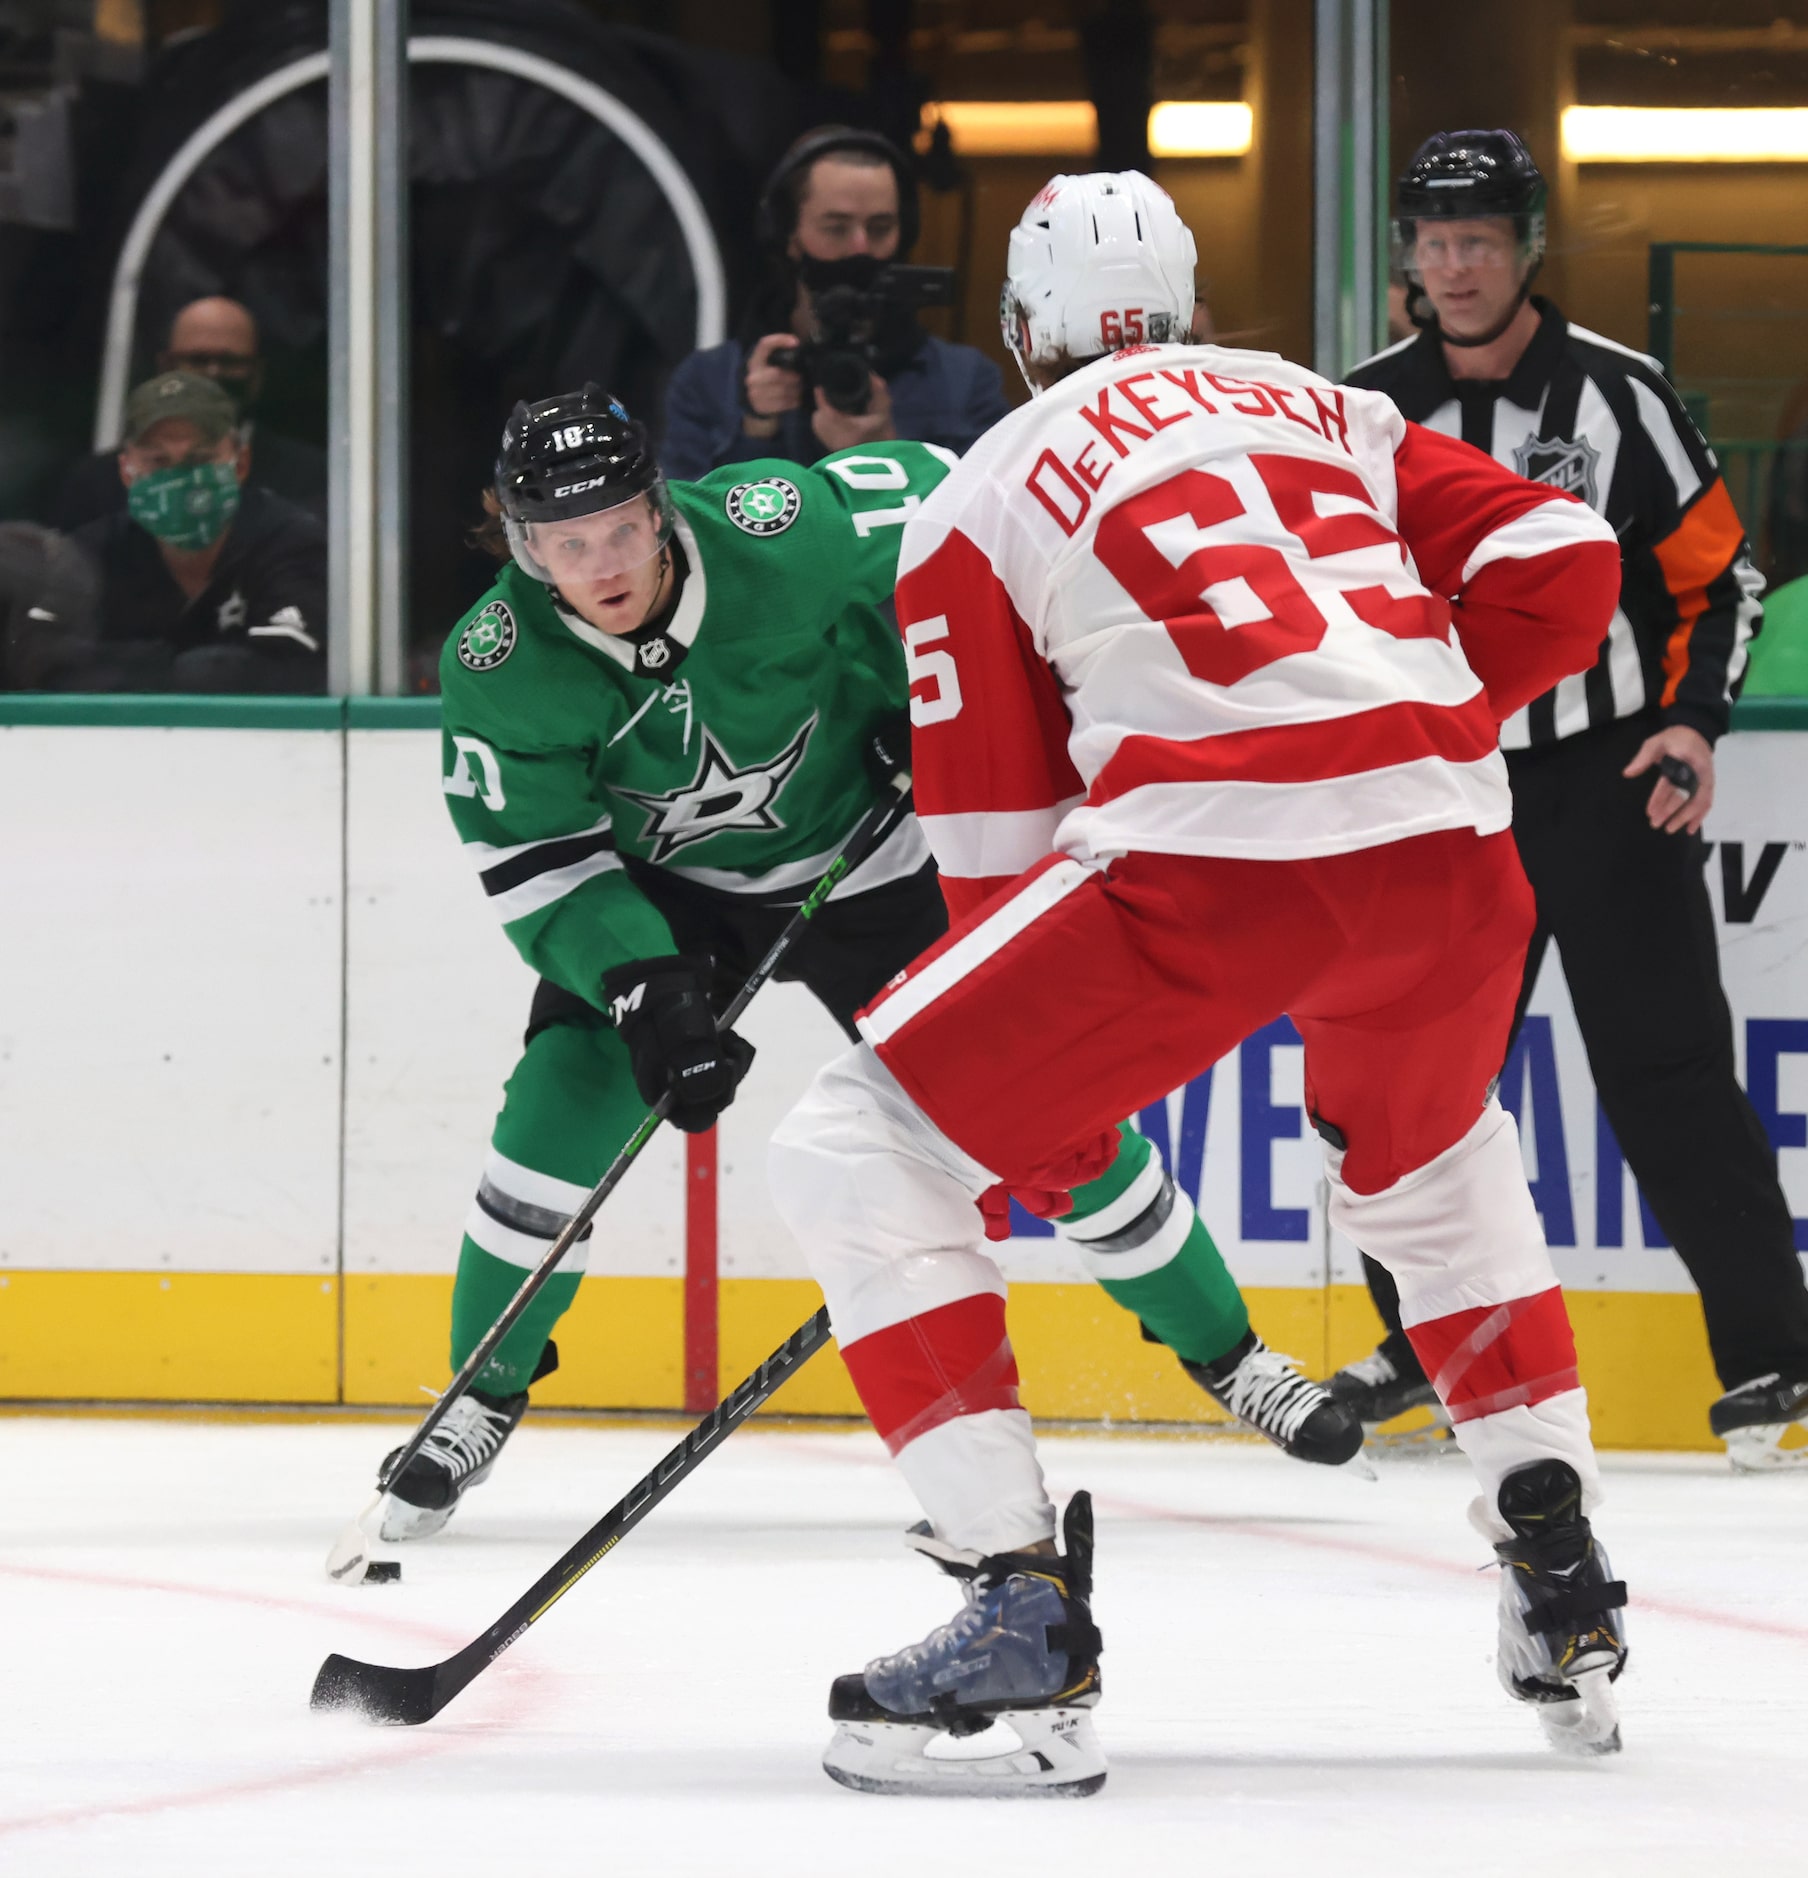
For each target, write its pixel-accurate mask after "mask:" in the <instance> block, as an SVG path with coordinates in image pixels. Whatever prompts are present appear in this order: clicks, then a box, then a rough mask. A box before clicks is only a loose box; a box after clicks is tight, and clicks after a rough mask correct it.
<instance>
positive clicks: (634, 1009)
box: [603, 955, 753, 1135]
mask: <svg viewBox="0 0 1808 1878" xmlns="http://www.w3.org/2000/svg"><path fill="white" fill-rule="evenodd" d="M710 977H711V967H710V963H709V961H708V960H707V959H699V958H685V957H679V956H676V955H672V956H668V957H666V958H660V959H635V960H634V961H633V962H632V963H631V964H628V965H617V966H616V967H615V968H614V969H613V970H612V971H608V972H605V973H604V974H603V1001H604V1003H605V1004H606V1005H607V1006H608V1010H609V1015H610V1016H611V1017H613V1018H614V1019H615V1028H616V1029H617V1030H619V1031H620V1032H621V1039H622V1042H623V1043H625V1044H626V1045H627V1046H628V1061H629V1063H630V1064H631V1065H632V1066H633V1070H634V1086H635V1088H636V1089H638V1090H639V1091H640V1097H641V1100H642V1101H643V1102H645V1103H647V1104H648V1105H649V1106H651V1104H653V1103H655V1102H657V1101H658V1100H659V1098H660V1097H661V1096H663V1095H665V1094H667V1093H668V1092H669V1093H670V1095H671V1097H672V1106H671V1108H670V1110H669V1111H668V1112H667V1114H668V1119H669V1120H670V1121H671V1123H672V1125H673V1126H674V1127H675V1128H682V1129H683V1130H684V1132H685V1133H686V1134H687V1135H700V1134H702V1133H703V1131H704V1130H705V1129H706V1128H709V1127H712V1126H713V1125H714V1123H715V1120H716V1117H717V1116H718V1115H720V1114H721V1113H722V1111H723V1110H724V1109H725V1108H727V1107H728V1105H729V1103H731V1102H732V1101H733V1100H734V1097H735V1090H736V1088H737V1087H738V1086H739V1085H740V1081H741V1078H742V1077H743V1076H745V1075H746V1074H747V1069H748V1065H749V1064H751V1063H752V1061H753V1046H752V1045H751V1044H750V1043H747V1042H745V1041H744V1040H743V1039H742V1038H740V1037H737V1036H736V1035H735V1033H734V1032H733V1031H732V1030H722V1031H718V1030H717V1029H716V1020H715V1015H714V1013H713V1012H712V1011H711V1010H710V1008H709V981H710Z"/></svg>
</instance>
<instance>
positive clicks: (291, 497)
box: [50, 296, 326, 531]
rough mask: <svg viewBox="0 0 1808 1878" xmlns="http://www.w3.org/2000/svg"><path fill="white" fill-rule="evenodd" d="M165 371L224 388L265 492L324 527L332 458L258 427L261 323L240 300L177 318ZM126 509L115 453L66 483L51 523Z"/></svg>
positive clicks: (205, 303) (198, 306) (201, 303)
mask: <svg viewBox="0 0 1808 1878" xmlns="http://www.w3.org/2000/svg"><path fill="white" fill-rule="evenodd" d="M157 369H158V371H160V372H195V373H198V374H199V375H200V376H201V377H203V378H211V379H212V380H213V381H214V382H215V383H216V384H219V385H223V386H224V387H225V388H226V390H227V391H228V393H230V394H231V397H232V401H233V403H234V404H235V405H236V406H237V408H238V416H239V435H240V439H241V442H242V443H243V444H244V445H245V446H246V447H247V448H248V449H249V450H250V452H251V468H252V475H253V476H254V477H255V479H256V480H257V481H258V482H260V483H262V484H263V486H264V487H265V488H266V489H270V490H274V491H275V493H276V494H277V495H279V496H282V497H283V498H285V500H287V501H290V502H293V503H295V504H296V505H297V506H298V507H300V508H304V509H306V510H307V511H308V513H309V514H310V515H312V516H313V517H314V518H315V519H316V520H317V521H319V522H320V523H321V524H322V525H323V526H324V524H325V522H326V452H325V451H324V450H322V449H320V448H319V447H318V446H317V445H314V444H311V443H302V442H300V441H299V440H298V439H296V438H294V437H285V436H283V435H282V434H281V432H279V431H274V430H270V429H269V428H267V427H266V426H265V425H262V424H256V423H255V421H254V420H255V413H256V410H257V402H258V399H259V397H260V396H261V395H262V393H263V389H264V361H263V359H262V358H261V357H260V356H259V353H258V343H257V321H256V320H255V319H253V318H252V316H251V309H250V308H249V307H246V306H241V305H240V304H239V302H238V301H236V300H227V299H223V298H221V297H219V296H213V297H211V298H209V299H206V300H191V301H190V302H189V303H188V305H187V306H185V307H184V308H183V309H182V311H181V312H180V313H178V314H177V315H176V318H175V322H174V324H173V325H172V326H171V327H170V333H169V343H168V344H167V345H166V346H165V347H164V348H163V350H162V351H161V352H159V353H158V354H157ZM124 506H125V491H124V490H123V489H122V488H121V486H120V481H119V464H118V459H117V457H116V455H115V453H114V452H113V451H111V450H102V451H101V452H99V454H97V455H95V456H91V457H85V458H84V459H83V460H82V461H81V462H80V463H78V464H77V465H76V466H75V468H74V469H73V470H71V471H70V472H69V475H68V476H67V477H66V478H65V480H64V483H63V487H62V489H61V491H60V492H59V493H58V496H57V500H56V506H55V508H54V510H53V511H52V514H51V517H50V520H51V523H52V525H53V526H55V527H57V528H60V529H63V530H65V531H68V530H71V529H76V528H80V527H81V526H82V525H83V524H84V523H85V522H92V521H96V520H98V519H99V518H100V517H101V516H103V515H115V514H117V513H118V512H119V511H120V509H122V508H123V507H124Z"/></svg>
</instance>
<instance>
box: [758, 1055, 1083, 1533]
mask: <svg viewBox="0 0 1808 1878" xmlns="http://www.w3.org/2000/svg"><path fill="white" fill-rule="evenodd" d="M770 1170H771V1184H772V1195H773V1199H774V1200H775V1201H776V1202H777V1204H778V1208H779V1211H780V1212H781V1213H782V1214H783V1215H784V1217H785V1220H786V1222H787V1224H788V1225H789V1226H790V1227H791V1230H792V1231H793V1232H794V1233H795V1234H796V1235H797V1238H798V1240H799V1242H800V1243H801V1244H802V1246H803V1248H804V1250H805V1252H806V1254H807V1255H808V1257H809V1260H810V1268H811V1270H812V1271H813V1272H814V1273H815V1275H816V1280H817V1282H818V1283H819V1284H820V1285H821V1286H822V1289H823V1294H824V1296H825V1297H826V1298H827V1299H828V1304H829V1314H830V1317H831V1319H832V1320H833V1322H834V1326H835V1335H836V1338H837V1339H838V1341H839V1343H840V1346H841V1355H842V1360H843V1361H844V1362H845V1363H846V1364H847V1367H848V1374H849V1375H850V1376H852V1378H853V1380H854V1387H855V1388H856V1389H857V1390H858V1391H859V1393H860V1400H861V1402H862V1403H863V1404H864V1406H865V1408H866V1411H867V1413H868V1415H870V1416H871V1417H872V1421H873V1426H874V1427H875V1428H876V1429H877V1430H878V1431H879V1433H880V1434H881V1435H882V1436H883V1437H884V1439H885V1443H886V1445H887V1447H889V1448H890V1449H891V1452H892V1456H893V1458H894V1459H895V1460H896V1461H897V1463H898V1466H899V1468H900V1469H901V1471H902V1472H903V1474H904V1477H905V1478H906V1479H907V1480H908V1481H909V1482H910V1485H911V1488H912V1490H913V1491H914V1492H915V1494H916V1496H917V1499H918V1500H919V1501H920V1502H921V1503H922V1507H923V1510H924V1512H926V1513H927V1514H928V1515H929V1519H930V1522H931V1524H932V1525H933V1526H934V1528H935V1531H936V1535H937V1537H938V1538H941V1539H944V1540H946V1541H947V1542H948V1543H950V1544H951V1545H956V1546H960V1547H962V1548H964V1549H970V1550H972V1551H976V1552H981V1553H987V1554H990V1553H995V1552H1012V1551H1021V1550H1022V1549H1023V1548H1024V1547H1025V1546H1028V1545H1031V1544H1034V1543H1035V1542H1036V1541H1037V1540H1041V1539H1049V1538H1052V1537H1053V1536H1054V1530H1055V1513H1054V1507H1053V1505H1052V1504H1051V1503H1050V1501H1049V1498H1048V1493H1047V1490H1046V1488H1045V1487H1044V1485H1043V1481H1042V1469H1041V1466H1040V1465H1039V1463H1038V1462H1037V1459H1036V1448H1035V1437H1034V1435H1033V1434H1032V1433H1031V1430H1030V1418H1029V1416H1028V1415H1027V1414H1026V1413H1025V1412H1024V1411H1023V1409H1022V1408H1021V1407H1019V1406H1018V1401H1017V1364H1016V1359H1015V1358H1014V1357H1013V1356H1012V1354H1011V1346H1010V1340H1009V1338H1008V1337H1007V1336H1006V1334H1005V1322H1004V1292H1005V1284H1004V1277H1003V1275H1002V1274H1001V1273H1000V1271H999V1269H998V1267H997V1266H996V1265H995V1264H994V1263H993V1262H992V1261H991V1259H989V1258H987V1257H986V1256H985V1255H984V1254H983V1253H982V1252H980V1251H979V1250H978V1243H979V1240H980V1235H981V1225H980V1216H979V1212H978V1210H977V1208H976V1207H975V1205H974V1201H975V1199H976V1198H977V1197H978V1195H979V1194H980V1193H982V1192H983V1191H984V1190H985V1189H986V1188H987V1187H989V1186H991V1185H992V1184H993V1176H992V1175H991V1173H990V1172H988V1171H987V1170H986V1169H985V1168H983V1167H981V1166H980V1165H979V1163H978V1162H976V1161H973V1160H971V1159H970V1158H969V1157H968V1156H967V1155H965V1154H963V1153H962V1152H961V1150H960V1149H959V1148H957V1147H956V1146H955V1145H954V1144H953V1143H952V1142H951V1141H949V1140H948V1139H947V1137H946V1136H945V1135H943V1134H942V1133H941V1131H940V1130H939V1129H938V1128H936V1126H935V1125H934V1123H932V1122H931V1121H930V1120H929V1119H928V1117H927V1116H925V1115H924V1114H923V1112H922V1110H921V1109H919V1108H918V1107H917V1106H916V1104H915V1103H914V1102H912V1101H911V1099H910V1097H909V1096H907V1095H906V1094H905V1093H904V1091H903V1090H902V1089H901V1088H900V1087H899V1086H898V1084H897V1082H896V1081H895V1079H894V1078H893V1077H892V1075H891V1073H890V1072H889V1071H888V1070H887V1069H886V1068H885V1067H884V1065H883V1064H882V1063H880V1061H879V1059H878V1057H877V1056H875V1055H874V1054H873V1052H872V1050H871V1049H870V1048H868V1047H867V1046H865V1045H860V1046H858V1047H856V1048H855V1049H853V1050H850V1051H849V1052H848V1053H847V1054H846V1055H845V1056H843V1057H840V1058H838V1059H837V1060H836V1061H835V1062H834V1063H832V1064H830V1065H829V1067H828V1068H827V1069H825V1070H824V1071H823V1072H822V1073H821V1074H820V1075H819V1076H818V1077H817V1079H816V1081H815V1082H814V1083H813V1084H812V1085H811V1087H810V1090H809V1092H808V1094H807V1095H806V1096H805V1097H804V1099H803V1101H802V1102H800V1103H799V1104H798V1106H797V1107H796V1108H795V1109H793V1110H792V1112H791V1113H790V1115H788V1116H787V1117H786V1118H785V1120H784V1121H783V1122H782V1123H781V1124H780V1126H779V1129H778V1132H777V1133H776V1134H775V1135H774V1136H773V1138H772V1149H771V1160H770Z"/></svg>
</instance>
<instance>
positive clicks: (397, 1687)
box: [308, 1655, 452, 1727]
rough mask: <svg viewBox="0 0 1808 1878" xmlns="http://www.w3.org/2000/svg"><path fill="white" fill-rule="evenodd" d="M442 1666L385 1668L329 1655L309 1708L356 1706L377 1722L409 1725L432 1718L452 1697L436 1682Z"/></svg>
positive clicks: (317, 1680)
mask: <svg viewBox="0 0 1808 1878" xmlns="http://www.w3.org/2000/svg"><path fill="white" fill-rule="evenodd" d="M442 1667H443V1665H439V1664H429V1665H428V1666H427V1667H426V1668H425V1669H386V1668H384V1666H383V1665H382V1664H381V1663H360V1662H359V1661H358V1660H357V1659H356V1658H355V1657H350V1656H338V1655H334V1656H329V1657H328V1658H327V1659H326V1661H325V1662H324V1663H322V1664H321V1665H320V1673H319V1675H317V1676H316V1677H315V1678H314V1693H313V1694H312V1695H310V1696H309V1697H308V1707H309V1708H349V1709H356V1710H357V1711H358V1712H359V1713H360V1714H362V1715H364V1716H365V1717H366V1719H368V1720H370V1721H375V1722H401V1723H403V1724H405V1725H407V1726H409V1727H412V1726H414V1724H415V1723H417V1722H424V1721H431V1720H432V1718H433V1717H434V1716H435V1715H437V1714H438V1713H439V1712H440V1710H441V1709H442V1708H444V1707H445V1705H446V1703H447V1702H449V1701H451V1699H452V1698H451V1696H450V1695H448V1696H445V1697H443V1698H441V1697H440V1696H439V1695H438V1692H437V1690H436V1687H435V1685H436V1684H437V1682H438V1680H439V1672H440V1669H441V1668H442Z"/></svg>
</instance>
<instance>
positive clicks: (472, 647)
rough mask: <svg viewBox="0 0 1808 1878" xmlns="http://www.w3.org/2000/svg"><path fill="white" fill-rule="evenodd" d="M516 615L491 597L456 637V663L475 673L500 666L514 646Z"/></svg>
mask: <svg viewBox="0 0 1808 1878" xmlns="http://www.w3.org/2000/svg"><path fill="white" fill-rule="evenodd" d="M516 636H517V635H516V631H515V616H514V614H513V613H511V612H510V611H509V609H508V607H507V606H506V605H505V604H504V603H503V602H502V601H500V600H492V601H491V602H490V603H489V605H488V606H486V607H485V608H484V609H483V611H482V612H481V613H479V614H478V615H477V617H476V618H475V619H474V620H472V622H471V623H470V625H469V626H467V627H466V628H465V629H464V631H463V632H462V633H460V634H459V636H458V662H459V664H461V665H465V666H468V667H469V668H470V669H471V670H472V671H474V672H487V671H489V670H490V669H491V668H492V667H493V666H497V665H500V664H501V663H502V661H503V660H504V659H506V658H507V657H508V655H509V654H510V653H511V652H513V651H514V649H515V639H516Z"/></svg>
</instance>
